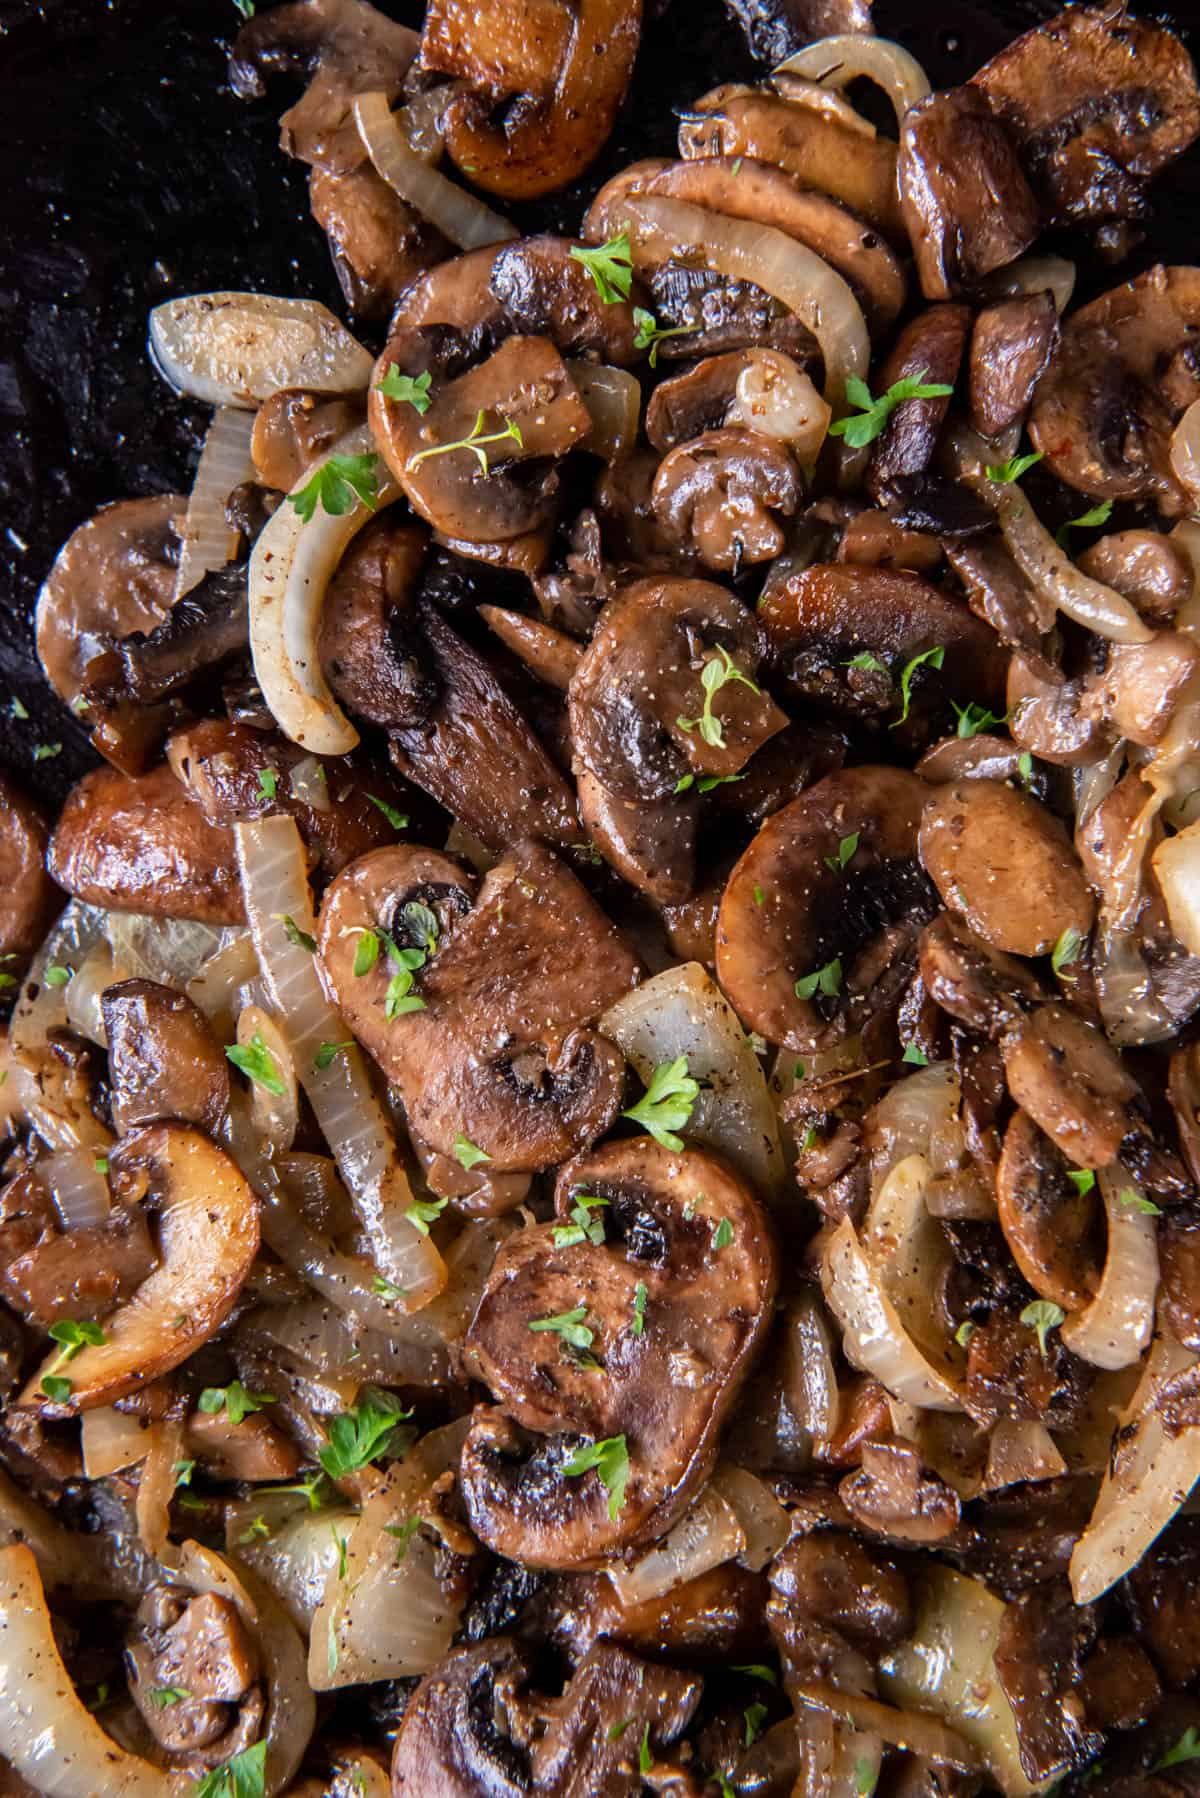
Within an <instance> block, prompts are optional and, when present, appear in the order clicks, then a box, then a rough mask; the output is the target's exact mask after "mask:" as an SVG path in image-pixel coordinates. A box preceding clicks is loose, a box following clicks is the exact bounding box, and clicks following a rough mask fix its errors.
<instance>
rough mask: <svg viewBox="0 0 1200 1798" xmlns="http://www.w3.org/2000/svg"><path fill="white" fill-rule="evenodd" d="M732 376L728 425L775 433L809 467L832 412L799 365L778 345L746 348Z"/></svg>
mask: <svg viewBox="0 0 1200 1798" xmlns="http://www.w3.org/2000/svg"><path fill="white" fill-rule="evenodd" d="M748 357H749V359H748V360H747V362H746V366H745V367H744V368H743V369H742V372H741V374H740V375H739V376H738V378H737V382H736V384H735V386H734V390H733V404H732V406H731V407H730V408H729V411H728V412H727V413H726V414H725V423H726V424H727V425H744V426H745V427H746V429H747V430H750V431H761V432H762V433H763V435H764V436H766V437H778V438H779V439H780V441H781V442H783V443H787V444H790V446H791V447H792V448H793V449H794V450H795V452H796V455H797V457H798V458H799V460H800V463H801V465H802V466H803V467H804V468H805V469H807V470H811V469H812V467H813V465H814V463H815V462H816V460H817V457H818V456H819V455H820V453H821V446H822V445H823V444H824V442H825V438H826V434H827V433H828V430H829V421H830V419H831V418H832V416H833V414H832V413H831V411H830V409H829V407H828V406H827V405H826V404H825V401H824V400H823V399H822V398H821V396H820V394H819V393H818V392H817V390H816V388H815V387H814V386H813V383H812V382H811V381H810V380H809V378H808V376H807V375H806V374H805V372H804V370H803V369H802V368H798V367H797V366H796V364H795V362H793V360H792V358H791V357H790V356H785V355H784V354H783V352H782V351H780V350H763V349H760V350H751V351H749V352H748Z"/></svg>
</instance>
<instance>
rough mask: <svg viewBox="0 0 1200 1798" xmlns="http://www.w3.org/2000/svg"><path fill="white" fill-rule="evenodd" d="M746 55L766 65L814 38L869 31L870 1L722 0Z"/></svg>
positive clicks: (775, 61)
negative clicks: (743, 36) (736, 26)
mask: <svg viewBox="0 0 1200 1798" xmlns="http://www.w3.org/2000/svg"><path fill="white" fill-rule="evenodd" d="M725 10H726V11H727V12H728V13H730V14H731V15H732V16H733V18H735V19H736V20H737V22H738V24H739V25H740V26H741V28H742V30H743V31H744V32H745V34H746V42H747V44H748V45H749V47H750V54H751V55H752V56H756V57H757V58H758V60H759V61H760V62H765V63H766V64H767V65H768V66H769V67H770V68H774V67H775V64H776V63H780V62H782V61H783V59H784V57H785V56H790V55H791V54H792V52H793V51H794V50H799V49H802V48H803V46H804V45H805V44H808V43H812V42H813V41H814V40H815V39H817V38H822V37H835V36H840V35H841V34H842V33H843V32H851V31H866V32H869V31H873V30H874V26H873V24H872V22H871V0H725Z"/></svg>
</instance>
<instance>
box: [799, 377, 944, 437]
mask: <svg viewBox="0 0 1200 1798" xmlns="http://www.w3.org/2000/svg"><path fill="white" fill-rule="evenodd" d="M928 373H929V370H928V369H926V368H923V369H921V370H920V372H919V373H918V374H915V375H904V376H903V377H902V378H901V379H900V380H899V381H893V383H892V385H891V386H890V387H889V388H888V390H887V392H886V393H884V394H881V395H880V397H879V398H878V399H874V398H873V397H872V395H871V389H870V388H869V387H868V386H867V384H866V382H865V381H862V380H860V379H859V377H858V376H857V375H851V376H850V378H849V380H848V381H847V382H846V398H847V399H848V400H849V401H850V404H851V405H852V406H857V407H858V413H859V415H858V416H857V417H850V418H835V419H834V421H833V423H832V424H831V425H830V427H829V435H830V436H831V437H844V438H845V439H846V442H847V443H848V444H849V446H850V448H851V449H865V448H866V446H867V444H868V443H874V441H875V439H876V438H877V437H880V436H882V434H883V429H884V426H885V425H886V424H887V421H888V419H889V418H890V417H891V416H892V413H893V412H894V411H895V410H896V407H897V406H900V405H903V404H904V402H905V401H906V400H937V399H945V398H946V397H947V396H948V395H949V394H952V393H953V392H954V389H953V387H948V386H947V385H946V383H945V382H944V381H926V379H925V377H926V375H927V374H928Z"/></svg>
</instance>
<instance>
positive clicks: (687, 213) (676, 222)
mask: <svg viewBox="0 0 1200 1798" xmlns="http://www.w3.org/2000/svg"><path fill="white" fill-rule="evenodd" d="M597 216H599V215H597ZM603 228H604V229H606V230H607V231H608V232H609V233H610V234H611V233H612V232H614V231H625V232H627V233H628V236H629V243H630V248H631V250H632V253H633V260H634V263H635V265H636V266H637V267H639V268H641V267H644V266H646V265H647V264H661V263H664V262H669V261H670V260H671V259H672V258H676V259H679V258H683V259H692V258H695V259H698V260H699V261H700V262H701V263H702V264H703V265H704V266H705V267H707V268H711V269H712V270H713V271H714V272H715V273H716V274H719V275H724V277H725V279H726V280H727V281H752V282H753V283H754V285H755V286H756V287H761V288H762V290H763V291H764V293H769V294H771V295H772V297H773V298H774V299H777V300H778V301H779V302H780V304H781V305H784V306H786V307H787V308H788V310H789V311H791V312H794V313H795V314H796V317H797V318H798V319H799V320H800V322H801V324H803V325H805V326H806V327H807V328H808V330H810V331H811V332H812V334H813V336H814V337H815V338H816V340H817V342H818V344H819V345H820V349H821V355H822V357H823V358H824V362H825V398H826V400H827V401H828V403H829V405H830V406H832V408H833V410H834V412H835V413H841V412H842V411H844V410H845V398H846V381H847V379H848V377H849V376H850V375H857V376H858V377H859V378H860V379H863V378H865V376H866V373H867V367H868V364H869V362H870V360H871V340H870V337H869V335H868V333H867V326H866V321H865V320H864V318H863V315H862V308H861V307H860V306H859V303H858V301H857V300H856V299H855V297H854V295H853V293H852V292H851V290H850V288H849V287H848V286H847V284H846V282H845V281H844V280H843V279H842V277H841V275H839V274H838V273H837V272H836V270H834V269H832V268H830V266H829V264H828V263H827V262H824V261H823V260H822V259H821V257H820V256H818V255H816V254H815V253H814V251H812V250H810V249H808V248H807V247H806V245H804V244H801V243H797V242H796V240H795V238H793V237H788V236H787V235H786V234H785V233H784V232H782V231H777V230H775V229H774V227H773V226H770V225H756V224H751V223H748V222H747V221H746V220H744V219H734V218H726V217H725V216H724V214H722V213H715V212H708V211H707V210H706V209H705V208H704V207H703V206H693V205H692V204H691V203H690V202H689V201H686V200H672V199H667V198H666V197H664V196H661V195H658V194H637V195H630V194H625V193H622V194H620V195H619V196H617V197H616V198H614V200H613V201H612V203H611V205H610V206H609V207H608V208H607V210H606V212H605V216H604V220H603Z"/></svg>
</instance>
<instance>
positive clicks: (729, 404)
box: [646, 347, 830, 486]
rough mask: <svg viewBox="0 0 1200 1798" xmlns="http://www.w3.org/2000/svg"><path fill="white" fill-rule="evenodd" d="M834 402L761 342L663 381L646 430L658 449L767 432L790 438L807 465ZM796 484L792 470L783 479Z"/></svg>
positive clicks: (782, 440)
mask: <svg viewBox="0 0 1200 1798" xmlns="http://www.w3.org/2000/svg"><path fill="white" fill-rule="evenodd" d="M829 417H830V413H829V408H828V407H827V406H826V405H825V402H824V401H823V400H822V399H821V396H820V394H819V393H818V392H817V391H816V389H815V388H814V387H813V385H812V383H811V381H810V380H809V379H808V376H807V375H806V374H804V372H803V371H802V370H801V369H799V368H797V366H796V364H795V362H793V360H792V358H791V357H790V356H785V355H784V354H783V353H782V352H781V351H779V350H764V349H760V348H757V347H754V348H750V349H745V350H731V351H730V352H729V353H728V354H727V355H724V356H706V357H705V358H704V359H703V361H701V362H698V363H697V364H696V365H695V367H694V368H691V369H689V370H688V371H687V373H686V374H681V375H675V376H674V377H673V378H671V379H670V380H666V381H662V382H660V383H659V385H658V386H657V387H656V388H655V390H654V392H653V394H652V395H651V399H650V404H649V406H648V408H647V411H646V435H647V436H648V437H649V439H650V441H651V443H653V445H654V447H655V448H656V449H660V450H663V451H666V450H673V449H676V448H678V447H680V446H681V445H684V444H688V443H690V442H691V440H692V439H693V438H701V439H703V440H704V441H705V442H706V443H707V442H708V440H709V438H716V437H718V436H721V437H724V436H725V435H726V433H725V432H723V431H721V430H720V427H721V426H723V425H727V426H730V427H740V429H739V431H738V434H739V435H741V434H742V433H744V432H747V431H748V432H750V433H757V432H762V433H763V434H765V435H766V436H767V437H768V438H769V439H774V440H777V441H778V442H780V443H786V444H788V445H789V446H790V447H791V448H792V449H794V451H795V453H796V455H797V456H798V457H799V458H800V460H801V461H802V462H804V463H805V465H806V466H807V465H809V464H811V463H812V462H814V461H815V460H816V457H817V455H818V454H819V452H820V448H821V445H822V443H823V442H824V440H825V432H826V427H827V425H828V423H829ZM785 479H786V480H787V481H788V483H789V484H790V485H792V486H795V485H796V477H795V475H794V474H792V475H790V476H787V477H785Z"/></svg>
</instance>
